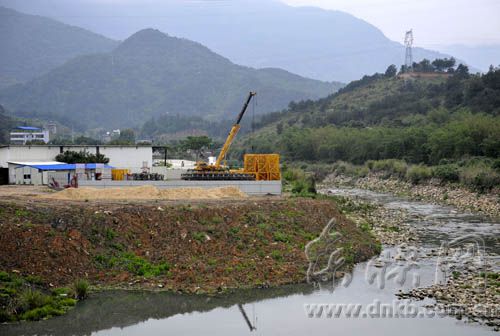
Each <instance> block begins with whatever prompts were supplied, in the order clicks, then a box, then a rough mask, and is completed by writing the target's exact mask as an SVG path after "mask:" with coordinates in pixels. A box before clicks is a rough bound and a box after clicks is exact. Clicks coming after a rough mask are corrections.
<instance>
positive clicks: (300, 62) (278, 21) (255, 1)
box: [0, 0, 445, 82]
mask: <svg viewBox="0 0 500 336" xmlns="http://www.w3.org/2000/svg"><path fill="white" fill-rule="evenodd" d="M2 4H3V5H4V6H7V7H11V8H14V9H17V10H20V11H22V12H26V13H30V14H37V15H44V16H48V17H53V18H56V19H57V20H61V21H63V22H65V23H68V24H72V25H77V26H80V27H83V28H86V29H89V30H91V31H95V32H98V33H100V34H103V35H105V36H108V37H111V38H114V39H119V40H121V39H125V38H127V37H128V36H130V35H131V34H133V33H134V32H136V31H138V30H141V29H143V28H145V27H153V28H157V29H159V30H161V31H164V32H168V33H169V34H172V35H174V36H180V37H184V38H188V39H190V40H193V41H197V42H199V43H202V44H203V45H205V46H207V47H209V48H210V49H211V50H213V51H214V52H216V53H218V54H220V55H224V56H225V57H228V58H229V59H230V60H231V61H233V62H235V63H237V64H242V65H246V66H252V67H256V68H262V67H277V68H282V69H285V70H288V71H290V72H293V73H296V74H299V75H301V76H305V77H309V78H315V79H319V80H326V81H333V80H335V81H341V82H349V81H351V80H355V79H359V78H361V77H362V76H363V75H365V74H370V73H374V72H382V71H384V70H385V69H386V68H387V66H388V65H389V64H396V65H398V66H399V65H400V64H402V63H403V62H404V47H403V45H402V44H401V43H399V42H394V41H391V40H390V39H388V38H387V37H386V36H385V35H384V34H383V33H382V32H381V31H380V30H379V29H378V28H376V27H375V26H373V25H371V24H369V23H368V22H366V21H363V20H361V19H358V18H356V17H354V16H352V15H350V14H348V13H345V12H341V11H332V10H324V9H320V8H313V7H292V6H289V5H286V4H284V3H282V2H279V1H276V0H231V1H181V0H166V1H163V0H148V1H139V0H128V1H95V0H72V1H67V0H30V1H15V0H0V5H2ZM408 28H409V27H401V36H402V37H403V36H404V33H405V29H408ZM444 56H445V55H443V54H440V53H438V52H435V51H432V50H427V49H422V48H414V58H415V61H419V60H421V59H422V58H424V57H425V58H428V59H431V60H432V59H435V58H442V57H444Z"/></svg>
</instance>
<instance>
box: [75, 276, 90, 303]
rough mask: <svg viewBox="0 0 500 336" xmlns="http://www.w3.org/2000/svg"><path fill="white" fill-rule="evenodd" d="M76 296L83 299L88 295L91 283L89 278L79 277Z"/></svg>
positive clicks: (76, 282)
mask: <svg viewBox="0 0 500 336" xmlns="http://www.w3.org/2000/svg"><path fill="white" fill-rule="evenodd" d="M73 287H74V291H75V296H76V298H77V299H78V300H83V299H85V298H86V297H87V295H88V290H89V283H88V281H87V280H84V279H78V280H77V281H75V283H74V285H73Z"/></svg>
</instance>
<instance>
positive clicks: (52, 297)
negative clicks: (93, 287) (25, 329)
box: [0, 272, 83, 323]
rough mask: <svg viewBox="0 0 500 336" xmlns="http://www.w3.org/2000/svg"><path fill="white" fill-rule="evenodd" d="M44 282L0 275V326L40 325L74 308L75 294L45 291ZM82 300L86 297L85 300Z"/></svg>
mask: <svg viewBox="0 0 500 336" xmlns="http://www.w3.org/2000/svg"><path fill="white" fill-rule="evenodd" d="M43 283H44V281H43V280H42V279H41V278H40V277H38V276H35V275H30V276H27V277H25V278H24V277H22V276H20V275H17V274H14V273H11V274H9V273H7V272H0V323H1V322H11V321H19V320H28V321H37V320H41V319H46V318H50V317H53V316H59V315H62V314H64V313H65V312H66V311H67V310H69V309H71V307H73V306H75V305H76V303H77V299H75V298H74V293H75V292H74V291H73V290H72V289H68V288H56V289H53V290H51V291H48V290H46V289H45V288H44V287H42V284H43ZM82 298H83V297H82Z"/></svg>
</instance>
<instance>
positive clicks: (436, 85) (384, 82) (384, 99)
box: [237, 59, 500, 190]
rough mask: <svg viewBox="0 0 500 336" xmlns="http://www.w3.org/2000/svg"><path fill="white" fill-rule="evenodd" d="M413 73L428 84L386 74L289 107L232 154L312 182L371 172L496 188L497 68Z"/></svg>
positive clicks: (437, 67)
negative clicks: (257, 156)
mask: <svg viewBox="0 0 500 336" xmlns="http://www.w3.org/2000/svg"><path fill="white" fill-rule="evenodd" d="M418 67H423V68H425V70H424V69H420V71H422V72H428V73H433V76H432V77H429V78H427V77H422V78H412V79H409V80H406V79H402V78H399V77H398V76H395V75H394V69H392V68H391V69H388V71H387V72H386V74H375V75H373V76H365V77H363V78H362V79H361V80H359V81H353V82H351V83H349V84H348V85H347V86H346V87H344V88H343V89H341V90H339V92H338V93H335V94H333V95H331V96H329V97H327V98H324V99H320V100H317V101H310V100H309V101H302V102H298V103H291V104H290V106H289V108H288V110H286V111H282V112H277V113H272V114H269V115H265V116H263V117H261V119H260V120H259V122H257V123H256V127H257V128H258V131H257V135H256V136H254V137H253V138H250V137H245V138H244V139H242V140H241V141H240V142H239V143H238V144H237V146H239V147H238V148H237V150H238V151H239V153H244V152H246V151H249V149H248V148H250V147H253V151H254V152H261V153H266V152H279V153H280V154H281V155H282V158H283V160H284V161H285V162H287V164H291V163H293V164H294V167H299V168H302V169H304V167H301V164H299V162H304V163H305V166H307V170H308V171H312V172H313V173H314V174H313V176H314V177H315V178H316V179H321V178H322V177H324V176H325V175H326V174H327V173H329V172H331V170H332V169H331V168H326V169H325V168H324V167H325V166H324V164H325V163H329V164H335V167H334V169H333V170H335V171H337V172H338V173H339V174H341V173H342V171H349V173H350V174H352V175H356V176H358V177H363V176H366V174H368V173H369V172H378V173H381V174H383V175H386V176H392V177H398V178H401V179H407V180H409V181H411V182H413V183H420V182H422V181H426V180H428V179H430V178H438V179H439V180H441V181H443V182H459V183H462V184H464V185H467V186H469V187H471V188H475V189H480V190H488V189H491V187H493V186H495V184H496V185H498V183H499V182H498V178H499V177H498V176H499V173H500V171H499V170H498V163H497V162H498V159H499V158H500V68H493V67H492V68H491V69H490V71H489V72H488V73H486V74H483V75H480V74H478V75H471V74H469V72H468V69H467V67H465V66H463V65H459V66H458V67H456V68H455V67H454V64H453V61H452V60H446V59H445V60H439V59H438V60H435V61H434V62H429V61H422V62H420V63H419V64H418V66H417V68H418ZM341 161H342V162H341ZM322 165H323V166H322ZM283 176H284V178H285V180H290V178H289V176H287V173H286V172H284V174H283ZM303 189H304V188H302V187H301V186H298V188H297V190H303Z"/></svg>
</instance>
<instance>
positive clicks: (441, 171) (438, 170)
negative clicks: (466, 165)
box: [432, 164, 460, 182]
mask: <svg viewBox="0 0 500 336" xmlns="http://www.w3.org/2000/svg"><path fill="white" fill-rule="evenodd" d="M432 175H433V176H434V177H436V178H438V179H440V180H441V181H443V182H458V180H459V179H460V167H459V166H458V165H457V164H444V165H439V166H436V167H434V169H433V171H432Z"/></svg>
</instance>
